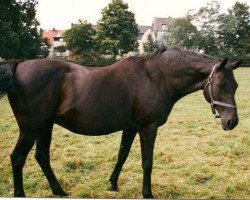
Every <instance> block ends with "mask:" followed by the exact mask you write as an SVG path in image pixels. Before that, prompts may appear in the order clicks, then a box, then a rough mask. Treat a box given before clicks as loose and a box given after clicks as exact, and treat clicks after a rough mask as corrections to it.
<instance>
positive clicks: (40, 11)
mask: <svg viewBox="0 0 250 200" xmlns="http://www.w3.org/2000/svg"><path fill="white" fill-rule="evenodd" d="M208 1H209V0H124V2H127V3H128V5H129V10H130V11H132V12H133V13H134V14H135V19H136V22H137V24H139V25H151V24H152V21H153V18H154V17H169V16H170V17H173V18H174V17H181V16H185V14H186V13H187V11H188V10H190V9H196V10H197V9H198V8H200V7H202V6H206V3H207V2H208ZM238 1H239V2H241V3H247V5H250V0H238ZM110 2H111V0H38V5H37V18H38V20H39V21H40V24H41V28H43V29H52V28H56V29H68V28H70V25H71V23H76V22H77V21H78V19H85V20H87V21H88V22H90V23H92V24H96V22H97V21H98V20H99V19H100V18H101V10H102V9H103V8H104V7H105V6H107V5H108V4H109V3H110ZM219 2H220V4H221V7H222V11H223V12H226V11H227V9H228V8H231V7H232V6H233V5H234V4H235V0H219Z"/></svg>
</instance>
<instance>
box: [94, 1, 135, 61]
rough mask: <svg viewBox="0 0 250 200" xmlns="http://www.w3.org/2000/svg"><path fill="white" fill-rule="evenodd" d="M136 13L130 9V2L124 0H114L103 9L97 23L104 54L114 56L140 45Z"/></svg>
mask: <svg viewBox="0 0 250 200" xmlns="http://www.w3.org/2000/svg"><path fill="white" fill-rule="evenodd" d="M137 27H138V26H137V24H136V22H135V18H134V14H133V13H132V12H130V11H128V4H127V3H124V2H123V0H112V2H111V3H110V4H108V6H107V7H105V8H104V9H103V10H102V18H101V19H100V20H99V22H98V25H97V39H98V43H99V44H100V49H101V51H102V53H104V54H112V55H113V56H114V57H116V56H117V55H122V54H124V53H127V52H129V51H135V50H136V49H137V47H138V43H137V35H138V32H139V30H138V28H137Z"/></svg>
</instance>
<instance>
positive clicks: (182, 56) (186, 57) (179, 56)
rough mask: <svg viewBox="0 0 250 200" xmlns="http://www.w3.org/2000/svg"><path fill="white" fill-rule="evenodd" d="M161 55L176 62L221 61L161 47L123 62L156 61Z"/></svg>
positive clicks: (192, 52)
mask: <svg viewBox="0 0 250 200" xmlns="http://www.w3.org/2000/svg"><path fill="white" fill-rule="evenodd" d="M163 53H164V54H165V56H166V57H167V58H168V59H170V60H172V61H176V62H211V61H215V60H216V61H221V59H219V58H216V57H213V56H210V55H207V54H202V53H198V52H195V51H192V50H187V49H181V48H178V47H173V48H167V47H162V48H160V49H158V50H156V51H155V52H152V53H148V54H142V55H138V56H130V57H128V58H126V59H124V61H130V62H135V63H142V62H146V61H148V60H154V59H158V58H159V56H160V55H162V54H163Z"/></svg>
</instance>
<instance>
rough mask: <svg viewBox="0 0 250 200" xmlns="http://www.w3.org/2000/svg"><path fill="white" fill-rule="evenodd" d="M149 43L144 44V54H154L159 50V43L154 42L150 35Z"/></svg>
mask: <svg viewBox="0 0 250 200" xmlns="http://www.w3.org/2000/svg"><path fill="white" fill-rule="evenodd" d="M147 39H148V41H147V42H145V43H143V49H144V52H153V51H155V50H157V49H158V48H159V46H158V43H157V42H156V41H154V40H153V37H152V35H151V34H149V35H148V38H147Z"/></svg>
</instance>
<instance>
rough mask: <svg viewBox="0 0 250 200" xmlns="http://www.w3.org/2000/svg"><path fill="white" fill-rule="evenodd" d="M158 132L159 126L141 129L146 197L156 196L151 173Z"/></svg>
mask: <svg viewBox="0 0 250 200" xmlns="http://www.w3.org/2000/svg"><path fill="white" fill-rule="evenodd" d="M156 134H157V128H155V127H149V128H145V129H143V130H141V131H139V135H140V142H141V153H142V168H143V187H142V195H143V197H144V198H154V196H153V194H152V190H151V174H152V166H153V151H154V143H155V138H156Z"/></svg>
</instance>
